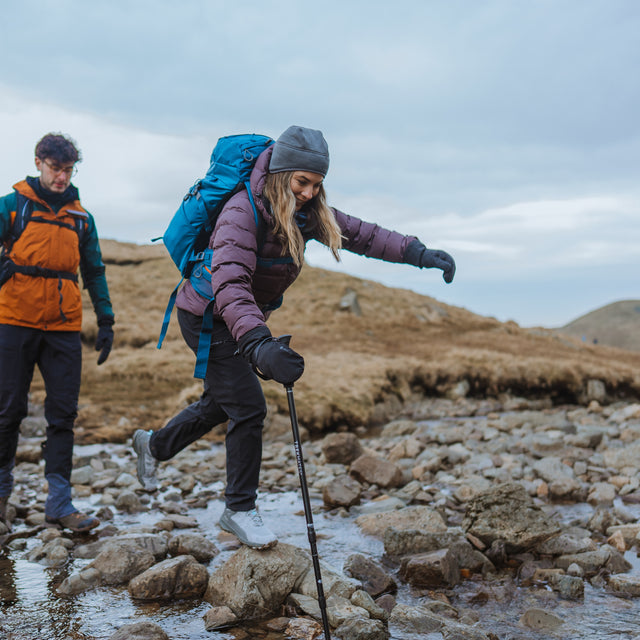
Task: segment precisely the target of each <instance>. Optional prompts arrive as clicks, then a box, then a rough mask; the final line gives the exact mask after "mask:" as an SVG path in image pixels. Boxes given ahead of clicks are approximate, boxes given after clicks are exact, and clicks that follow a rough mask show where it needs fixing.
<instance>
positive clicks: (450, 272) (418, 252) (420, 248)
mask: <svg viewBox="0 0 640 640" xmlns="http://www.w3.org/2000/svg"><path fill="white" fill-rule="evenodd" d="M404 261H405V262H406V263H407V264H412V265H413V266H414V267H420V268H421V269H424V268H427V269H431V268H432V267H435V268H436V269H442V271H443V273H442V277H443V278H444V281H445V282H446V283H447V284H449V283H450V282H451V281H452V280H453V276H454V275H455V273H456V263H455V261H454V259H453V258H452V257H451V256H450V255H449V254H448V253H447V252H446V251H440V250H439V249H427V247H425V246H424V245H423V244H422V242H420V240H412V241H411V242H410V243H409V246H408V247H407V248H406V249H405V252H404Z"/></svg>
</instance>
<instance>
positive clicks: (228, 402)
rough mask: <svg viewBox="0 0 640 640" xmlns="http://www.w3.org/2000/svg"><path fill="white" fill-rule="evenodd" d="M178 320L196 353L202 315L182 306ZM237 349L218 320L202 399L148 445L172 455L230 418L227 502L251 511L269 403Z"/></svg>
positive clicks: (165, 456) (162, 454)
mask: <svg viewBox="0 0 640 640" xmlns="http://www.w3.org/2000/svg"><path fill="white" fill-rule="evenodd" d="M178 321H179V322H180V329H181V331H182V335H183V337H184V339H185V342H186V343H187V344H188V345H189V347H190V348H191V350H192V351H193V352H194V353H197V350H198V339H199V337H200V327H201V326H202V317H201V316H197V315H194V314H192V313H189V312H188V311H184V310H183V309H178ZM237 349H238V345H237V343H236V341H235V340H234V339H233V337H232V336H231V333H230V332H229V329H228V328H227V326H226V324H225V323H224V322H222V321H215V322H214V325H213V334H212V337H211V349H210V351H209V361H208V363H207V374H206V377H205V379H204V391H203V393H202V395H201V396H200V399H199V400H198V401H197V402H194V403H193V404H192V405H190V406H188V407H187V408H186V409H184V410H183V411H181V412H180V413H178V415H176V416H175V417H173V418H172V419H171V420H170V421H169V422H168V423H167V425H166V426H164V427H163V428H162V429H160V430H159V431H156V432H155V433H154V434H153V435H152V436H151V439H150V441H149V447H150V449H151V453H152V454H153V455H154V457H156V458H157V459H158V460H168V459H169V458H172V457H173V456H175V455H176V454H177V453H178V452H179V451H182V449H184V448H185V447H186V446H188V445H189V444H191V443H192V442H195V441H196V440H197V439H198V438H201V437H202V436H203V435H204V434H205V433H208V432H209V431H211V429H213V427H215V426H216V425H217V424H220V423H222V422H225V421H226V420H229V423H228V426H227V434H226V438H225V445H226V458H227V486H226V489H225V503H226V506H227V507H229V508H230V509H233V510H234V511H248V510H249V509H253V507H254V506H255V503H256V494H257V491H258V483H259V479H260V463H261V460H262V427H263V426H264V418H265V416H266V413H267V407H266V402H265V399H264V394H263V393H262V387H261V385H260V381H259V380H258V377H257V376H256V374H255V373H254V372H253V370H252V369H251V366H250V365H249V363H248V362H246V361H245V360H244V359H243V358H242V357H241V356H240V355H239V354H238V353H237Z"/></svg>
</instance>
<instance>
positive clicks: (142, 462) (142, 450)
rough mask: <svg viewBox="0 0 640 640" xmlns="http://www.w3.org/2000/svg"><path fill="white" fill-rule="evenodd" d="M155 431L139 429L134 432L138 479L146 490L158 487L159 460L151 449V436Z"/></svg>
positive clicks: (153, 489) (154, 489)
mask: <svg viewBox="0 0 640 640" xmlns="http://www.w3.org/2000/svg"><path fill="white" fill-rule="evenodd" d="M152 433H153V431H143V430H142V429H138V430H137V431H136V432H135V433H134V434H133V450H134V451H135V452H136V453H137V454H138V466H137V472H138V481H139V482H140V484H141V485H142V488H143V489H144V490H145V491H156V490H157V489H158V476H157V475H156V472H157V470H158V461H157V460H156V459H155V458H154V457H153V454H152V453H151V449H149V438H151V434H152Z"/></svg>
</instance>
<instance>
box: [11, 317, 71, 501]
mask: <svg viewBox="0 0 640 640" xmlns="http://www.w3.org/2000/svg"><path fill="white" fill-rule="evenodd" d="M36 365H38V369H40V373H41V374H42V379H43V380H44V385H45V390H46V398H45V403H44V415H45V418H46V420H47V438H46V442H45V443H44V444H43V447H42V449H43V455H44V460H45V476H46V475H49V474H51V473H56V474H59V475H60V476H61V477H62V478H63V479H65V480H66V481H68V480H69V478H70V477H71V465H72V457H73V425H74V422H75V419H76V417H77V415H78V394H79V393H80V375H81V369H82V346H81V343H80V332H79V331H41V330H39V329H32V328H30V327H19V326H14V325H8V324H0V470H5V476H6V475H7V473H10V469H11V468H12V467H13V461H14V458H15V455H16V449H17V446H18V434H19V429H20V423H21V422H22V420H23V418H24V417H26V415H27V412H28V399H29V387H30V386H31V381H32V379H33V373H34V369H35V366H36ZM4 482H5V483H6V482H8V479H7V477H5V478H4ZM5 490H6V487H5ZM5 495H8V494H5Z"/></svg>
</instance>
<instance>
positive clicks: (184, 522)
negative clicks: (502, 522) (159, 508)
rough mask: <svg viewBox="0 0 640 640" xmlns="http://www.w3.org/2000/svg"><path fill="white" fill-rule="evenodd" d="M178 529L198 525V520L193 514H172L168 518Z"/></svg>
mask: <svg viewBox="0 0 640 640" xmlns="http://www.w3.org/2000/svg"><path fill="white" fill-rule="evenodd" d="M166 519H167V520H168V521H169V522H171V523H172V524H173V526H174V527H175V528H176V529H191V528H195V527H197V526H198V520H197V519H196V518H194V517H193V516H183V515H179V514H171V515H169V516H168V517H167V518H166Z"/></svg>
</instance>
